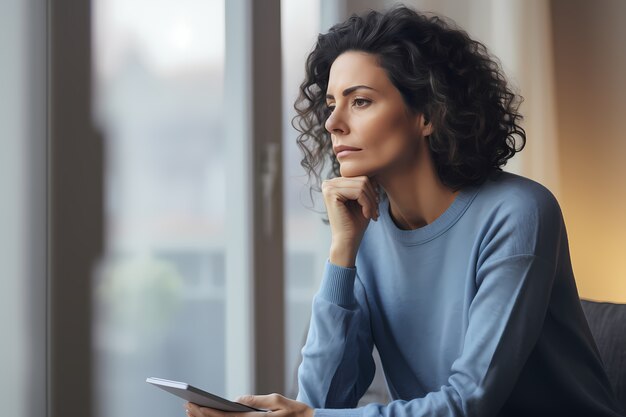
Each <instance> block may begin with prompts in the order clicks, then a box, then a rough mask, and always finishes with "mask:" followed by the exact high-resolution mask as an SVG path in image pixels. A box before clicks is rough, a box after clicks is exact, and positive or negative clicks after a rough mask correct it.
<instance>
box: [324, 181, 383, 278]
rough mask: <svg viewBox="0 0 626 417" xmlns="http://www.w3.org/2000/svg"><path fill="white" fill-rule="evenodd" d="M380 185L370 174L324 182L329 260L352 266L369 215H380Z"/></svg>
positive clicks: (374, 216)
mask: <svg viewBox="0 0 626 417" xmlns="http://www.w3.org/2000/svg"><path fill="white" fill-rule="evenodd" d="M376 187H377V185H376V184H375V183H373V182H372V181H371V180H370V179H369V178H368V177H366V176H360V177H350V178H345V177H337V178H333V179H330V180H326V181H324V182H323V183H322V195H323V196H324V204H325V205H326V211H327V213H328V221H329V222H330V230H331V233H332V243H331V250H330V262H331V263H333V264H335V265H339V266H344V267H353V266H354V262H355V259H356V253H357V251H358V249H359V245H360V244H361V239H362V238H363V234H364V233H365V229H366V227H367V224H368V223H369V221H370V219H372V220H377V219H378V215H379V213H378V202H379V200H378V193H377V192H376Z"/></svg>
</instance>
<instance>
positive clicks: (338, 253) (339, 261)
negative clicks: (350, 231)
mask: <svg viewBox="0 0 626 417" xmlns="http://www.w3.org/2000/svg"><path fill="white" fill-rule="evenodd" d="M356 252H357V251H356V249H353V248H351V247H349V246H347V245H339V244H331V245H330V254H329V257H328V260H329V261H330V263H331V264H334V265H337V266H342V267H344V268H354V266H355V264H356Z"/></svg>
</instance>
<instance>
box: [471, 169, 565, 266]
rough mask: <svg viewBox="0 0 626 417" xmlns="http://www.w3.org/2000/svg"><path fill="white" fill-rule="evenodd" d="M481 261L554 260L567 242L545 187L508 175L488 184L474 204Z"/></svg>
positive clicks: (484, 186)
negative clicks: (514, 258) (521, 257)
mask: <svg viewBox="0 0 626 417" xmlns="http://www.w3.org/2000/svg"><path fill="white" fill-rule="evenodd" d="M472 211H473V215H474V216H476V218H475V222H476V224H477V225H479V230H478V234H479V240H480V253H481V258H482V259H483V260H484V259H485V258H494V257H495V258H499V257H504V256H515V255H535V256H539V257H541V258H544V259H550V260H552V259H554V257H555V256H556V253H555V251H556V250H557V249H558V247H559V242H560V241H561V239H562V238H563V236H564V234H563V233H562V232H563V230H564V223H563V217H562V214H561V209H560V207H559V204H558V202H557V200H556V198H555V197H554V195H553V194H552V193H551V192H550V191H549V190H548V189H547V188H546V187H544V186H543V185H541V184H539V183H537V182H535V181H533V180H530V179H528V178H524V177H521V176H519V175H515V174H510V173H506V172H502V173H500V175H498V176H497V177H495V178H493V179H489V180H487V181H486V182H485V183H484V184H483V185H482V186H481V188H480V190H479V192H478V194H477V195H476V199H475V201H474V207H473V210H472Z"/></svg>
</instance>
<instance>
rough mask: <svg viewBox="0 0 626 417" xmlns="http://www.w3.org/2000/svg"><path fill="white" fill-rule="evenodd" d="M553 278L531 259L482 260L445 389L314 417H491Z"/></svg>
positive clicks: (536, 329) (525, 352)
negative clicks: (463, 329)
mask: <svg viewBox="0 0 626 417" xmlns="http://www.w3.org/2000/svg"><path fill="white" fill-rule="evenodd" d="M553 276H554V267H553V266H552V265H551V264H550V263H548V262H546V261H544V260H542V259H540V258H538V257H536V256H534V255H516V256H509V257H505V258H500V259H497V260H494V261H490V262H486V263H485V264H484V265H483V266H482V268H481V269H480V271H478V276H477V281H478V282H480V287H479V289H478V291H477V294H476V297H475V299H474V301H473V302H472V305H471V307H470V312H469V324H468V328H467V332H466V335H465V340H464V344H463V350H462V354H461V355H460V356H459V357H458V358H457V360H456V361H454V363H453V365H452V368H451V374H450V377H449V379H448V381H447V384H446V385H444V386H442V387H441V388H440V389H439V390H438V391H434V392H430V393H428V394H427V395H426V396H424V397H422V398H416V399H413V400H410V401H403V400H396V401H392V402H391V403H389V404H387V405H381V404H369V405H367V406H365V407H362V408H356V409H330V407H327V408H324V409H316V412H315V415H316V417H326V416H328V417H330V416H342V417H349V416H350V417H352V416H355V417H356V416H359V417H379V416H380V417H392V416H393V417H419V416H495V415H496V414H497V413H498V411H499V410H500V408H501V407H502V405H503V403H504V401H505V400H506V398H507V397H508V395H509V394H510V392H511V391H512V389H513V387H514V384H515V382H516V380H517V377H518V375H519V373H520V372H521V369H522V367H523V366H524V363H525V361H526V359H527V358H528V356H529V354H530V352H531V350H532V349H533V347H534V345H535V343H536V341H537V339H538V337H539V333H540V332H541V328H542V323H543V320H544V316H545V314H546V310H547V306H548V302H549V298H550V289H551V285H552V281H553V279H552V277H553ZM324 386H325V385H324ZM320 389H322V387H321V386H320ZM319 404H320V403H315V404H314V405H315V406H316V407H320V405H319Z"/></svg>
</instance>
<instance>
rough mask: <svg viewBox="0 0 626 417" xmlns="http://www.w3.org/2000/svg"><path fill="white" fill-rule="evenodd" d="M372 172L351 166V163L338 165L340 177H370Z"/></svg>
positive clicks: (357, 165) (357, 166) (361, 167)
mask: <svg viewBox="0 0 626 417" xmlns="http://www.w3.org/2000/svg"><path fill="white" fill-rule="evenodd" d="M373 172H374V170H372V169H366V168H365V167H363V166H362V165H361V166H359V164H353V163H349V162H348V163H343V164H341V165H339V173H340V174H341V176H342V177H348V178H349V177H361V176H366V177H370V176H371V175H372V174H373Z"/></svg>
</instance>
